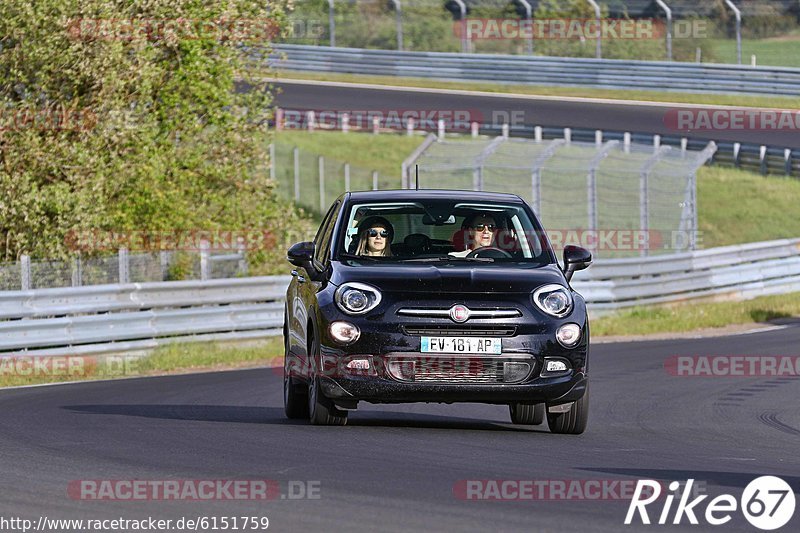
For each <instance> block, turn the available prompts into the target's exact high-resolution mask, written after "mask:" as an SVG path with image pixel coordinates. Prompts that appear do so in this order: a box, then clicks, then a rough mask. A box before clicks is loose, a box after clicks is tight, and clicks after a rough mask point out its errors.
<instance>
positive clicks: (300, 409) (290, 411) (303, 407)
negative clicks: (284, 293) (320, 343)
mask: <svg viewBox="0 0 800 533" xmlns="http://www.w3.org/2000/svg"><path fill="white" fill-rule="evenodd" d="M284 320H285V319H284ZM287 324H288V322H286V321H284V326H283V410H284V411H285V412H286V418H290V419H292V420H298V419H304V418H308V389H307V387H306V386H305V384H304V383H302V382H299V380H298V379H297V378H296V377H294V376H293V374H296V373H297V369H296V368H292V366H293V365H292V363H293V361H292V360H291V358H290V357H289V331H288V328H287ZM295 366H296V365H295Z"/></svg>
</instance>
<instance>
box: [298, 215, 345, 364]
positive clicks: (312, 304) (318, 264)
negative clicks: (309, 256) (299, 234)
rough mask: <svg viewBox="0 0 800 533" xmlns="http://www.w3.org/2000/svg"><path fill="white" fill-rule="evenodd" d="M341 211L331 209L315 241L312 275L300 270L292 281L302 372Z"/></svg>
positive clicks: (302, 269) (307, 271) (310, 272)
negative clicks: (310, 327) (313, 318)
mask: <svg viewBox="0 0 800 533" xmlns="http://www.w3.org/2000/svg"><path fill="white" fill-rule="evenodd" d="M340 207H341V202H340V201H337V202H336V203H334V204H333V205H332V206H331V208H330V209H329V210H328V213H327V215H325V219H324V220H323V222H322V224H321V225H320V227H319V230H318V231H317V235H316V237H315V238H314V259H313V261H312V266H311V267H310V269H311V271H309V270H307V269H304V268H298V269H297V271H298V275H297V276H295V277H294V279H293V280H292V283H296V294H297V296H296V297H295V301H294V304H293V310H292V315H293V317H294V320H295V323H294V328H295V331H297V332H298V336H297V337H298V338H297V342H298V344H299V345H300V346H299V347H300V349H299V350H297V351H296V352H294V353H295V354H296V355H298V356H299V357H300V358H301V359H302V362H303V368H308V364H307V363H308V361H307V360H306V355H307V354H308V350H309V346H308V321H309V317H310V316H311V313H313V312H314V309H316V294H317V292H318V291H319V290H320V288H321V287H323V283H325V282H326V280H325V281H321V280H320V279H319V275H320V274H321V273H322V272H324V271H325V270H326V269H327V268H328V266H329V264H330V245H331V240H332V235H333V229H334V226H335V225H336V218H337V217H338V215H339V211H340ZM293 351H294V350H293Z"/></svg>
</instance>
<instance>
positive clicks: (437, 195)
mask: <svg viewBox="0 0 800 533" xmlns="http://www.w3.org/2000/svg"><path fill="white" fill-rule="evenodd" d="M348 194H349V195H350V200H351V201H359V202H360V201H367V202H372V201H380V200H436V199H447V200H470V201H490V202H506V203H516V204H524V203H525V201H524V200H523V199H522V198H520V197H519V196H517V195H516V194H509V193H500V192H485V191H462V190H456V189H420V190H415V189H394V190H382V191H358V192H351V193H348Z"/></svg>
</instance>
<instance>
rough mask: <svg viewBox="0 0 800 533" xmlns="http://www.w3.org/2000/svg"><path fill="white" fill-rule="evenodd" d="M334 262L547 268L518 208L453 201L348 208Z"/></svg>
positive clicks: (541, 246) (543, 250)
mask: <svg viewBox="0 0 800 533" xmlns="http://www.w3.org/2000/svg"><path fill="white" fill-rule="evenodd" d="M346 216H347V218H346V219H345V220H346V230H345V234H344V237H343V238H342V239H340V240H339V243H340V244H339V249H338V250H337V252H338V257H339V259H340V260H345V261H349V262H350V263H354V264H359V263H362V264H375V263H376V262H409V263H446V262H472V263H475V264H486V263H495V262H505V263H508V262H524V263H538V264H550V263H553V262H554V261H555V259H554V255H553V253H552V250H551V249H550V246H549V244H548V241H547V239H546V238H545V237H544V232H543V230H542V229H541V227H540V226H539V225H538V222H537V221H536V219H535V218H532V217H531V216H529V214H528V211H527V210H526V209H525V208H524V207H523V206H522V205H509V204H502V203H492V202H474V201H473V202H458V201H453V200H447V201H443V200H419V201H409V202H390V201H383V202H375V201H372V202H364V203H354V204H352V205H351V206H350V209H349V212H348V213H347V215H346Z"/></svg>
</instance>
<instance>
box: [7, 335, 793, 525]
mask: <svg viewBox="0 0 800 533" xmlns="http://www.w3.org/2000/svg"><path fill="white" fill-rule="evenodd" d="M674 355H790V356H798V355H800V324H798V323H793V324H789V325H788V326H787V327H786V328H785V329H780V330H777V331H770V332H762V333H753V334H748V335H740V336H732V337H722V338H712V339H702V340H697V339H693V340H673V341H660V342H639V343H629V344H596V345H594V346H593V349H592V354H591V357H592V358H591V360H590V371H591V383H592V405H591V410H590V425H589V429H588V430H587V432H586V433H585V434H583V435H581V436H557V435H553V434H550V433H549V432H548V431H547V429H546V425H545V426H541V427H534V426H513V425H511V424H510V423H509V419H508V413H507V409H505V408H503V407H499V406H485V405H477V404H462V405H449V406H448V405H436V404H431V405H427V404H420V405H417V404H414V405H409V406H382V405H365V406H363V408H359V410H358V411H356V412H354V413H351V417H350V421H349V423H348V425H347V426H346V427H313V426H309V425H307V424H305V423H302V422H301V423H297V422H290V421H288V420H286V419H285V418H284V416H283V410H282V390H281V386H282V385H281V379H280V377H279V375H278V374H277V373H276V372H275V371H273V370H271V369H257V370H245V371H233V372H221V373H209V374H196V375H184V376H173V377H160V378H145V379H130V380H124V381H117V382H96V383H83V384H73V385H57V386H47V387H36V388H26V389H16V390H4V391H0V413H2V417H0V472H2V474H0V475H1V476H2V484H0V502H1V503H0V517H3V518H6V519H8V518H11V517H21V518H29V519H32V520H34V521H36V520H38V517H39V516H46V517H48V518H62V519H64V518H84V519H88V518H94V519H98V518H117V517H123V518H127V519H133V518H136V519H140V518H146V517H148V516H152V517H154V518H162V519H167V518H170V519H175V520H176V519H178V518H180V517H189V518H197V517H200V516H216V517H222V516H228V517H232V516H243V515H250V516H267V517H268V518H269V520H270V527H269V530H274V531H408V530H432V531H457V530H458V531H487V530H489V531H620V530H631V531H644V530H649V531H660V530H662V529H669V528H665V527H661V526H650V527H645V526H643V525H639V526H638V527H634V526H631V527H627V528H626V527H624V526H623V525H622V524H623V520H624V517H625V514H626V511H627V507H628V501H627V500H616V501H615V500H606V501H595V500H581V499H569V500H561V501H473V500H467V501H465V500H462V499H459V498H457V497H455V496H454V487H457V486H458V483H459V481H460V480H485V479H512V480H520V479H527V480H534V479H535V480H566V481H570V482H572V481H573V480H628V481H629V482H630V481H631V480H637V479H640V478H656V479H661V480H667V481H669V480H681V481H683V480H686V479H687V478H694V479H696V480H697V481H698V483H700V484H701V485H700V486H701V488H702V489H703V490H704V491H705V492H706V493H707V494H710V495H712V496H714V495H717V494H722V493H731V494H733V495H734V496H735V497H737V498H738V497H739V496H740V494H741V492H742V489H743V487H744V486H745V485H746V484H747V483H749V481H751V480H752V479H754V478H756V477H758V476H760V475H764V474H772V475H777V476H780V477H782V478H783V479H785V480H786V481H787V482H789V483H790V484H791V485H792V486H793V488H794V490H795V492H797V493H800V457H798V455H797V452H798V450H800V411H798V409H797V401H798V396H799V395H800V379H798V378H791V377H782V378H777V377H760V378H759V377H753V378H736V377H692V378H689V377H675V376H672V375H670V374H669V373H668V372H667V371H665V368H664V364H665V361H666V360H668V358H669V357H671V356H674ZM86 479H91V480H129V479H139V480H187V479H188V480H209V479H223V480H237V479H269V480H276V481H278V482H279V483H280V487H281V492H282V494H283V496H287V495H288V486H289V483H290V482H293V481H295V482H296V481H311V482H314V483H318V484H319V485H318V486H319V498H318V499H298V500H293V499H289V498H286V499H281V498H276V499H275V500H272V501H266V502H265V501H210V502H208V501H204V502H197V501H177V502H176V501H81V500H80V499H74V497H72V496H70V495H69V493H68V491H67V488H68V486H69V484H70V482H71V481H73V480H86ZM294 486H295V487H297V485H294ZM457 492H458V491H456V493H457ZM659 513H660V506H659V508H658V509H656V510H655V511H653V514H654V515H656V516H654V517H653V518H654V519H655V518H656V517H657V515H658V514H659ZM797 515H800V512H799V513H796V516H795V517H794V519H793V520H792V521H791V522H790V523H789V524H788V525H787V526H786V527H785V528H784V529H783V530H784V531H791V530H794V531H797V530H798V526H800V516H797ZM684 524H686V521H685V519H684ZM725 528H726V529H728V530H736V531H757V530H756V529H755V528H753V527H752V526H750V525H749V524H748V523H747V522H746V521H745V520H744V518H743V517H742V516H741V514H735V515H734V518H733V520H732V522H731V523H729V524H727V525H726V526H725ZM679 529H683V530H688V529H691V530H693V531H698V530H701V531H706V530H713V529H714V528H712V527H711V526H708V525H700V526H695V527H693V528H692V527H690V526H687V525H684V526H682V527H680V528H679ZM717 529H720V528H717Z"/></svg>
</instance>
